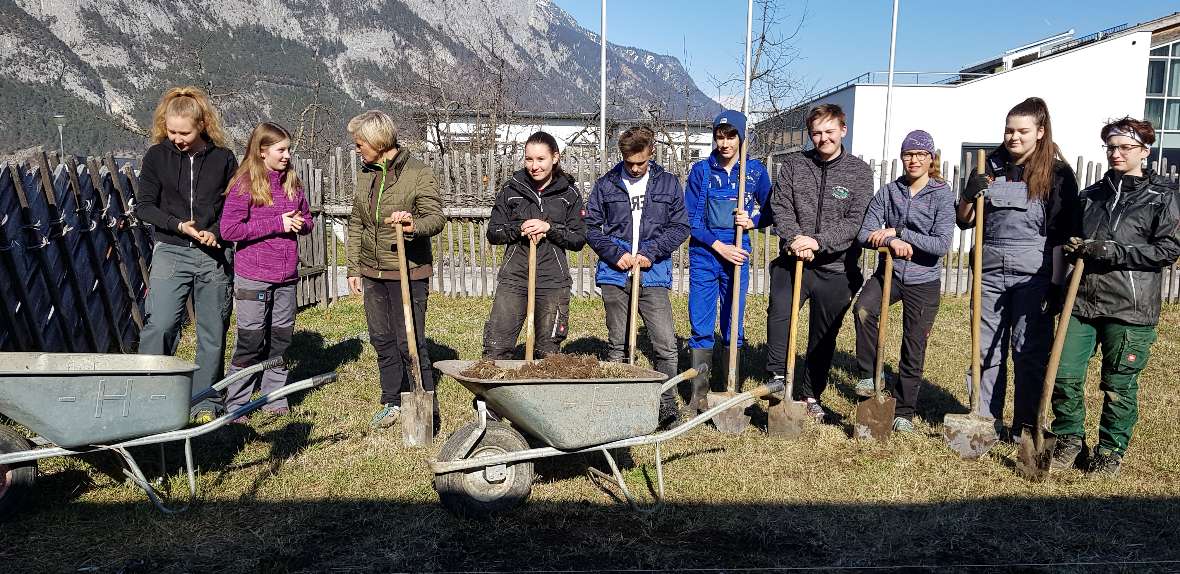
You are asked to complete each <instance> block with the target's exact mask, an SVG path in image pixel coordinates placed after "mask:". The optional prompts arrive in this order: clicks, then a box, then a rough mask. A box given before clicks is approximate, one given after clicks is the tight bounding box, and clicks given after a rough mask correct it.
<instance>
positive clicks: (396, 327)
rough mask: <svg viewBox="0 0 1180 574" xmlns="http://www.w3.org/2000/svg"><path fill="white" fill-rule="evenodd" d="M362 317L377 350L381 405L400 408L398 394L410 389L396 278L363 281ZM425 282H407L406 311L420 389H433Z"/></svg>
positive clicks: (366, 279)
mask: <svg viewBox="0 0 1180 574" xmlns="http://www.w3.org/2000/svg"><path fill="white" fill-rule="evenodd" d="M364 288H365V291H364V297H365V318H366V319H367V320H368V322H369V341H370V342H372V343H373V348H374V349H376V351H377V369H378V371H380V373H381V404H393V405H399V406H400V405H401V402H402V398H401V393H403V392H410V391H412V390H414V389H413V386H412V385H413V380H412V379H411V378H410V368H411V366H412V365H413V363H412V362H411V359H410V346H409V345H408V344H407V341H406V323H405V321H406V320H405V315H404V314H402V290H401V289H402V288H401V282H400V281H399V280H397V279H370V278H368V277H365V278H364ZM428 291H429V280H428V279H411V280H410V310H411V312H412V313H413V314H414V339H415V341H416V342H417V344H418V345H417V346H418V361H419V363H420V367H421V369H422V370H421V373H422V388H424V389H425V390H427V391H433V390H434V369H433V368H431V364H430V354H429V353H428V352H427V348H428V347H427V344H426V299H427V295H428Z"/></svg>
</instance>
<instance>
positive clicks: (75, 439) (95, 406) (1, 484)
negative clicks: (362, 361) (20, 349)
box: [0, 353, 336, 518]
mask: <svg viewBox="0 0 1180 574" xmlns="http://www.w3.org/2000/svg"><path fill="white" fill-rule="evenodd" d="M282 362H283V359H282V358H281V357H280V358H275V359H271V360H268V361H264V362H262V363H259V364H257V365H254V366H251V367H247V368H245V369H242V370H241V371H238V372H236V373H234V374H232V375H230V376H228V377H226V378H224V379H222V380H221V381H219V382H218V383H217V384H215V385H213V386H212V387H211V388H209V389H206V390H205V391H203V392H201V393H199V394H197V395H196V396H193V394H192V384H193V372H194V371H196V370H197V366H196V365H194V364H192V363H189V362H187V361H183V360H181V359H177V358H176V357H170V356H160V355H116V354H97V353H0V415H3V416H5V417H7V418H8V419H11V420H12V421H13V422H16V423H18V424H20V425H22V426H24V427H26V428H28V429H29V430H30V431H32V432H33V433H35V434H36V436H35V437H34V438H33V439H32V440H30V439H27V438H25V436H24V435H23V434H21V433H19V432H17V430H16V429H14V428H12V427H9V426H5V425H2V424H0V518H3V516H4V515H5V514H6V513H7V512H9V511H11V510H13V509H14V508H15V507H16V505H17V504H18V503H19V502H20V501H21V499H22V498H23V497H24V495H25V494H27V491H28V490H29V489H30V488H32V486H33V483H34V481H35V480H36V474H37V462H36V461H38V460H40V459H43V458H51V457H57V456H71V455H77V454H82V453H87V452H96V451H103V450H107V451H111V452H114V453H115V454H118V455H119V457H120V458H121V459H122V462H123V464H124V466H125V468H124V469H123V472H124V474H125V475H126V476H127V478H128V479H129V480H130V481H131V482H132V483H134V484H135V485H136V486H138V487H139V488H141V489H143V491H144V492H145V493H146V494H147V496H148V498H149V499H151V501H152V503H154V504H155V505H156V507H157V508H159V509H160V510H161V511H163V512H165V513H169V514H171V513H176V512H183V511H184V510H185V509H187V508H188V506H189V504H190V503H191V502H192V501H193V500H194V499H195V498H196V495H197V480H196V473H195V471H194V468H193V451H192V443H191V440H192V439H193V438H195V437H198V436H201V435H203V434H205V433H208V432H211V431H214V430H216V429H218V428H221V427H223V426H225V425H227V424H229V423H230V421H233V420H234V419H236V418H238V417H241V416H245V415H247V414H249V413H251V412H253V411H255V410H257V409H258V408H260V407H262V406H263V405H266V404H267V403H270V402H273V401H275V400H277V399H280V398H282V397H285V396H287V395H290V394H293V393H297V392H300V391H303V390H306V389H310V388H313V387H317V386H319V385H322V384H324V383H327V382H330V381H334V380H335V379H336V373H334V372H333V373H327V374H323V375H317V376H315V377H311V378H309V379H304V380H302V381H299V382H295V383H292V384H289V385H286V386H285V387H283V388H281V389H279V390H276V391H274V392H271V393H268V394H266V395H264V396H262V397H259V398H258V399H255V400H253V401H251V402H249V403H247V404H245V405H242V406H241V407H239V408H237V409H235V410H233V411H231V412H228V413H225V414H223V415H222V416H220V417H218V418H216V419H214V420H212V421H210V422H208V423H206V424H203V425H200V426H196V427H193V428H187V429H186V428H184V427H185V425H187V424H188V421H189V410H190V408H191V407H192V405H195V404H197V403H199V402H200V401H202V400H204V399H206V398H209V397H212V396H214V395H215V394H217V393H219V392H220V391H221V390H222V389H224V388H225V387H227V386H229V385H230V384H231V383H233V382H235V381H238V380H241V379H244V378H247V377H250V376H251V375H254V374H256V373H258V372H260V371H264V370H266V369H269V368H271V367H276V366H279V365H280V364H282ZM181 440H182V441H184V462H185V470H186V471H187V473H188V487H189V500H188V502H186V503H184V505H183V506H180V507H177V508H171V507H168V506H166V505H165V503H164V501H163V499H162V498H161V496H160V495H159V493H157V492H156V489H155V488H154V487H153V486H152V484H151V483H150V482H149V481H148V479H147V478H146V477H145V476H144V473H143V471H142V470H140V468H139V464H137V463H136V461H135V458H134V457H132V455H131V453H130V451H129V450H128V449H130V448H132V447H137V446H146V445H153V444H158V445H160V454H161V460H163V451H164V446H163V445H164V443H166V442H172V441H181Z"/></svg>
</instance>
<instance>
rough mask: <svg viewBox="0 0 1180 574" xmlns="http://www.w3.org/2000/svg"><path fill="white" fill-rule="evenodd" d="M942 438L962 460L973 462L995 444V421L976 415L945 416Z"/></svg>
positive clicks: (996, 438) (996, 437) (997, 438)
mask: <svg viewBox="0 0 1180 574" xmlns="http://www.w3.org/2000/svg"><path fill="white" fill-rule="evenodd" d="M942 438H943V439H945V440H946V445H947V446H949V447H950V448H951V450H953V451H955V452H957V453H959V456H960V457H961V458H962V459H963V460H975V459H978V458H979V457H981V456H983V455H984V454H986V453H987V451H988V450H990V449H991V448H992V446H993V445H995V444H996V441H997V440H999V437H998V436H997V435H996V421H995V419H992V418H988V417H981V416H979V415H977V414H974V413H972V414H967V415H947V416H946V417H944V418H943V419H942Z"/></svg>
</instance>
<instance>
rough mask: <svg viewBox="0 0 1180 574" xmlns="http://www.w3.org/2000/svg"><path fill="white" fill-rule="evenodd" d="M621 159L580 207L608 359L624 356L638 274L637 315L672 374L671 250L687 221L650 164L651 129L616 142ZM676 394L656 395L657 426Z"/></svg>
mask: <svg viewBox="0 0 1180 574" xmlns="http://www.w3.org/2000/svg"><path fill="white" fill-rule="evenodd" d="M619 151H620V152H622V154H623V161H621V162H619V163H618V164H617V165H616V166H615V167H613V168H611V170H610V171H608V172H607V173H606V174H605V175H603V176H602V177H600V178H598V181H596V182H594V189H593V190H591V191H590V200H589V202H588V203H587V205H586V217H585V221H586V242H587V243H589V244H590V248H591V249H593V250H594V252H595V253H597V254H598V257H599V262H598V269H597V272H596V274H595V282H596V283H597V284H598V287H599V289H601V291H602V303H603V306H604V307H605V308H606V328H607V336H608V338H609V339H610V349H609V351H608V353H607V360H608V361H618V362H621V361H623V360H624V357H625V356H626V344H627V319H628V315H629V314H628V310H629V309H628V307H629V306H630V304H631V301H630V299H631V281H630V277H629V273H631V272H634V271H635V270H636V269H639V270H642V273H643V275H642V277H641V279H640V290H639V316H640V317H642V318H643V324H644V326H646V327H647V332H648V336H649V337H650V339H651V344H652V348H653V349H654V350H655V360H654V361H652V362H653V363H654V365H655V368H656V370H657V371H659V372H661V373H664V374H665V375H668V376H669V377H672V376H675V375H676V329H675V325H674V324H673V321H672V303H671V301H670V300H669V298H668V293H669V291H670V290H671V288H672V259H671V256H672V252H673V251H675V250H676V249H677V248H678V247H680V244H681V243H684V240H685V239H688V216H687V215H686V214H685V210H684V198H683V196H682V195H681V192H680V181H679V180H678V179H676V176H675V175H672V174H671V173H668V172H667V171H664V168H663V167H661V166H660V165H659V164H657V163H655V162H653V161H651V157H652V153H653V152H654V151H655V132H653V131H652V130H651V128H648V127H647V126H637V127H633V128H630V129H628V130H627V131H625V132H623V134H622V135H621V136H620V137H619ZM676 414H677V411H676V391H675V389H669V390H668V391H667V392H665V393H664V394H663V395H662V396H661V397H660V424H661V426H666V425H667V424H669V423H670V422H672V421H673V420H675V418H676Z"/></svg>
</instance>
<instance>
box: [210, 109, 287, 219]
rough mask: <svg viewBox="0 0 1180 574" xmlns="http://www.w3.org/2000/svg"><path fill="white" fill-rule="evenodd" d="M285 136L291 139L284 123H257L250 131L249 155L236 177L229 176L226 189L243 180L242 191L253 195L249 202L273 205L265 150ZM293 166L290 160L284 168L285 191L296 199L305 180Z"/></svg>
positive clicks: (239, 167)
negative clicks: (264, 158)
mask: <svg viewBox="0 0 1180 574" xmlns="http://www.w3.org/2000/svg"><path fill="white" fill-rule="evenodd" d="M283 140H287V141H290V140H291V132H288V131H287V129H286V128H284V127H283V126H280V125H279V124H276V123H273V122H262V123H260V124H258V125H257V126H255V127H254V131H252V132H250V143H248V144H246V155H245V156H243V157H242V165H240V166H238V171H236V172H234V176H233V178H232V179H230V180H229V187H228V188H227V189H226V193H229V192H230V190H232V189H233V188H234V186H236V185H239V184H240V185H241V187H242V189H241V190H239V191H240V193H242V194H247V193H248V194H249V195H250V205H253V206H256V207H261V206H264V205H273V204H274V199H273V198H272V197H271V192H270V173H269V172H270V169H268V168H267V167H266V164H265V163H264V162H263V161H262V150H264V149H266V148H268V147H270V146H272V145H275V144H277V143H279V142H281V141H283ZM293 161H294V160H292V162H293ZM291 167H292V164H291V163H288V164H287V169H286V170H284V171H283V191H285V192H286V194H287V199H291V200H293V199H295V194H296V193H298V191H299V190H300V189H302V188H303V182H301V181H299V175H298V174H296V173H295V170H294V169H291Z"/></svg>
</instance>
